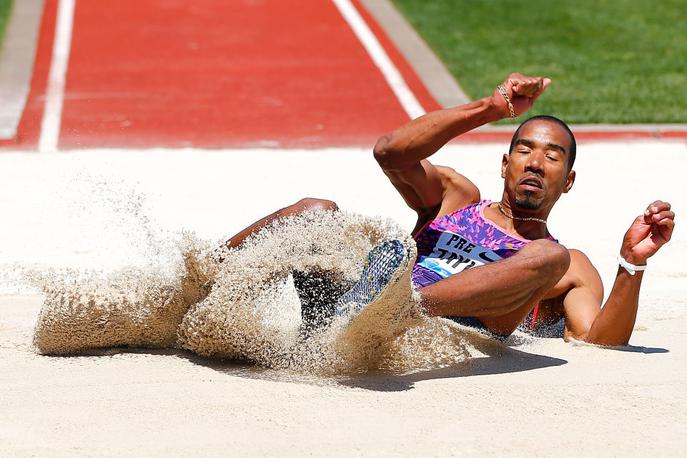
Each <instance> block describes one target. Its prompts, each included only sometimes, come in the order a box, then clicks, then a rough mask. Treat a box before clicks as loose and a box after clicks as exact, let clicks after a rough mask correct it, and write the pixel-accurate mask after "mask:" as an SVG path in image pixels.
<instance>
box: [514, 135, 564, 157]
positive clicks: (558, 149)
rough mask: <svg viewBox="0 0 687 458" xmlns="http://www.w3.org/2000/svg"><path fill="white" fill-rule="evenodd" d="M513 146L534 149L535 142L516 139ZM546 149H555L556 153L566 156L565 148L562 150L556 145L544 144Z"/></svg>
mask: <svg viewBox="0 0 687 458" xmlns="http://www.w3.org/2000/svg"><path fill="white" fill-rule="evenodd" d="M515 145H516V146H517V145H524V146H526V147H528V148H534V145H535V142H534V141H532V140H527V139H526V138H518V139H517V140H516V141H515ZM545 145H546V147H547V149H555V150H557V151H560V152H561V153H563V154H568V152H567V151H566V149H565V148H563V147H562V146H561V145H558V144H556V143H545Z"/></svg>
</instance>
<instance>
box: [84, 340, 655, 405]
mask: <svg viewBox="0 0 687 458" xmlns="http://www.w3.org/2000/svg"><path fill="white" fill-rule="evenodd" d="M473 343H475V342H473ZM476 348H477V350H479V351H480V352H481V353H483V354H484V355H485V356H482V357H476V358H469V359H467V360H466V361H464V362H461V363H457V364H455V365H452V366H449V367H442V368H436V369H431V368H430V369H417V370H414V371H408V372H404V373H397V372H392V371H381V370H376V371H369V372H365V373H357V374H339V375H314V374H307V373H301V372H297V371H293V370H286V369H270V368H265V367H261V366H256V365H254V364H250V363H247V362H245V361H235V360H221V359H211V358H204V357H201V356H198V355H195V354H193V353H191V352H188V351H185V350H178V349H136V348H112V349H106V350H94V351H90V352H87V353H83V354H81V355H80V356H111V355H114V354H119V353H134V354H150V355H160V356H174V357H178V358H183V359H185V360H187V361H189V362H191V363H193V364H198V365H200V366H204V367H207V368H210V369H213V370H215V371H218V372H221V373H223V374H226V375H229V376H235V377H244V378H251V379H256V380H265V381H278V382H289V383H307V384H312V385H322V386H342V387H347V388H360V389H364V390H371V391H382V392H395V391H407V390H411V389H413V388H414V385H415V383H417V382H421V381H425V380H435V379H445V378H460V377H477V376H481V375H495V374H504V373H514V372H525V371H531V370H535V369H543V368H547V367H556V366H562V365H564V364H566V363H567V361H566V360H564V359H560V358H555V357H551V356H544V355H537V354H534V353H527V352H524V351H521V350H517V349H515V348H512V347H509V346H507V345H505V344H503V343H501V342H497V341H494V340H491V339H484V340H482V341H481V342H480V343H479V345H476ZM606 349H608V350H615V351H623V352H632V353H643V354H655V353H668V352H669V351H668V350H667V349H665V348H653V347H641V346H625V347H614V348H606Z"/></svg>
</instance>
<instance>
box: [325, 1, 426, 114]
mask: <svg viewBox="0 0 687 458" xmlns="http://www.w3.org/2000/svg"><path fill="white" fill-rule="evenodd" d="M332 1H333V2H334V4H335V5H336V7H337V8H338V9H339V11H340V12H341V15H342V16H343V18H344V19H345V20H346V22H348V25H350V26H351V28H352V29H353V32H354V33H355V34H356V36H357V37H358V39H359V40H360V42H361V43H362V44H363V46H364V47H365V49H366V50H367V52H368V54H369V55H370V57H372V60H373V62H374V63H375V65H376V66H377V67H378V68H379V70H380V71H381V72H382V75H384V78H385V79H386V82H387V83H388V84H389V86H390V87H391V90H392V91H393V92H394V94H395V95H396V98H397V99H398V101H399V102H400V103H401V106H403V109H404V110H405V112H406V113H407V114H408V116H410V118H411V119H415V118H417V117H418V116H422V115H423V114H425V113H426V112H425V109H424V108H422V105H420V102H418V100H417V98H416V97H415V94H413V91H411V90H410V88H409V87H408V85H407V84H406V82H405V80H404V79H403V76H401V72H399V71H398V69H397V68H396V66H395V65H394V63H393V62H392V61H391V59H390V58H389V56H388V55H387V53H386V51H384V48H382V45H381V44H380V43H379V40H377V37H375V35H374V34H373V33H372V30H370V27H368V25H367V24H366V23H365V21H364V20H363V18H362V17H361V16H360V13H358V10H356V9H355V7H354V6H353V5H352V4H351V2H350V0H332Z"/></svg>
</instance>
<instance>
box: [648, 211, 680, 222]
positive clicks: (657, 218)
mask: <svg viewBox="0 0 687 458" xmlns="http://www.w3.org/2000/svg"><path fill="white" fill-rule="evenodd" d="M666 218H667V219H671V220H673V219H675V212H672V211H670V210H664V211H662V212H658V213H654V214H653V215H651V219H652V221H653V222H654V223H658V222H659V221H661V220H664V219H666Z"/></svg>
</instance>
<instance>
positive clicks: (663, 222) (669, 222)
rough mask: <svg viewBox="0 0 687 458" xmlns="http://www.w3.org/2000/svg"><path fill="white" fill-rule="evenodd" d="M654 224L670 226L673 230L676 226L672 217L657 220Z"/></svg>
mask: <svg viewBox="0 0 687 458" xmlns="http://www.w3.org/2000/svg"><path fill="white" fill-rule="evenodd" d="M654 224H655V225H657V226H662V227H667V228H669V229H670V230H671V231H672V229H673V228H674V227H675V221H673V220H672V219H670V218H664V219H662V220H660V221H656V222H655V223H654Z"/></svg>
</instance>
